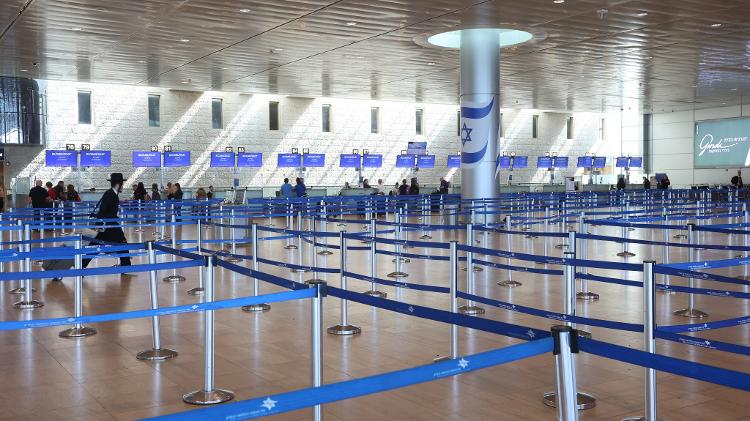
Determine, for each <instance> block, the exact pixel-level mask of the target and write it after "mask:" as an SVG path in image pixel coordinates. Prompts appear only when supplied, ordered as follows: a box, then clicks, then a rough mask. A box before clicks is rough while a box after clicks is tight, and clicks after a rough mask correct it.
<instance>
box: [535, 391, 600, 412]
mask: <svg viewBox="0 0 750 421" xmlns="http://www.w3.org/2000/svg"><path fill="white" fill-rule="evenodd" d="M576 398H577V399H576V400H577V402H576V408H577V409H579V410H585V409H591V408H593V407H595V406H596V398H595V397H593V396H592V395H590V394H588V393H584V392H578V394H577V396H576ZM542 402H544V404H545V405H547V406H550V407H552V408H557V393H555V392H547V393H545V394H544V396H543V397H542Z"/></svg>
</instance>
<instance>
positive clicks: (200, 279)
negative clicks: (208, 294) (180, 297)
mask: <svg viewBox="0 0 750 421" xmlns="http://www.w3.org/2000/svg"><path fill="white" fill-rule="evenodd" d="M197 234H198V236H197V239H196V244H198V254H199V255H203V250H202V249H203V230H201V220H200V219H199V220H198V233H197ZM204 291H205V289H204V288H203V271H201V270H199V271H198V286H197V287H195V288H192V289H189V290H188V291H187V293H188V294H189V295H203V292H204Z"/></svg>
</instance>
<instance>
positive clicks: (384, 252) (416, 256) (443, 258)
mask: <svg viewBox="0 0 750 421" xmlns="http://www.w3.org/2000/svg"><path fill="white" fill-rule="evenodd" d="M368 249H369V247H368ZM375 253H377V254H382V255H384V256H396V257H408V258H410V259H422V260H438V261H448V260H450V257H448V256H428V255H426V254H417V253H404V252H401V253H398V252H395V251H388V250H381V249H377V250H375Z"/></svg>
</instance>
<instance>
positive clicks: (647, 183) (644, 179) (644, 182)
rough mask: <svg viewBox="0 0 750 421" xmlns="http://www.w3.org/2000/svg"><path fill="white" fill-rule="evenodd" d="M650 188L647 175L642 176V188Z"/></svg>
mask: <svg viewBox="0 0 750 421" xmlns="http://www.w3.org/2000/svg"><path fill="white" fill-rule="evenodd" d="M650 188H651V182H650V181H649V180H648V177H646V176H644V177H643V190H648V189H650Z"/></svg>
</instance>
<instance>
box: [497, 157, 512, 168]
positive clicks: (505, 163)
mask: <svg viewBox="0 0 750 421" xmlns="http://www.w3.org/2000/svg"><path fill="white" fill-rule="evenodd" d="M497 159H498V161H497V166H498V167H500V168H504V169H505V168H510V157H509V156H499V157H497Z"/></svg>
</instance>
